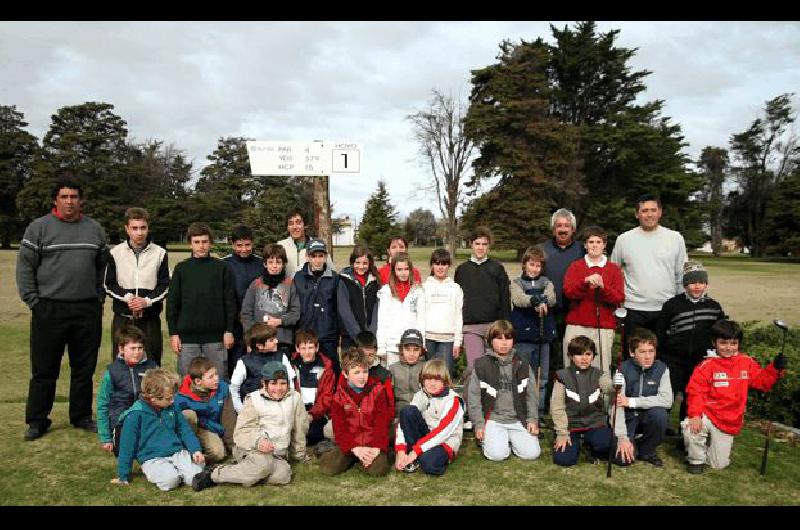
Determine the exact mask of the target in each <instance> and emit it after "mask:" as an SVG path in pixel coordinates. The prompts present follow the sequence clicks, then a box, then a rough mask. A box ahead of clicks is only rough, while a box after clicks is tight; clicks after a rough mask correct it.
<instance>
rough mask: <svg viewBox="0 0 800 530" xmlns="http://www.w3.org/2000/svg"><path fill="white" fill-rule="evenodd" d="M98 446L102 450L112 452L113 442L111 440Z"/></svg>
mask: <svg viewBox="0 0 800 530" xmlns="http://www.w3.org/2000/svg"><path fill="white" fill-rule="evenodd" d="M100 448H101V449H102V450H103V451H108V452H109V453H113V452H114V444H113V443H111V442H106V443H104V444H100Z"/></svg>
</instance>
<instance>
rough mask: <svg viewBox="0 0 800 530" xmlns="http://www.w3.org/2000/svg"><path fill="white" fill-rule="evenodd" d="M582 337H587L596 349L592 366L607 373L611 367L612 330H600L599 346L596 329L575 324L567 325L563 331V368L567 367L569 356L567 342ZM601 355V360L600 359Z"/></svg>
mask: <svg viewBox="0 0 800 530" xmlns="http://www.w3.org/2000/svg"><path fill="white" fill-rule="evenodd" d="M579 335H583V336H585V337H589V338H590V339H592V342H594V345H595V348H596V349H597V355H595V356H594V359H592V366H594V367H595V368H599V369H600V370H602V371H603V372H608V369H609V367H610V366H611V353H612V352H611V348H613V345H614V330H613V329H603V328H600V344H598V343H597V328H587V327H586V326H578V325H575V324H567V329H566V331H564V346H563V354H564V366H565V367H567V366H569V355H567V346H568V345H569V341H570V340H572V339H573V338H574V337H577V336H579ZM601 354H602V359H601V357H600V356H601Z"/></svg>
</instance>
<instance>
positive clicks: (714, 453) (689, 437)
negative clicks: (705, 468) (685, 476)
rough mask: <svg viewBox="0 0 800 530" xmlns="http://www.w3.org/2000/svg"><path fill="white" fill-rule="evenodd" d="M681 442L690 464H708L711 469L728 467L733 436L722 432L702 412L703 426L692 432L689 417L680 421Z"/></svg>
mask: <svg viewBox="0 0 800 530" xmlns="http://www.w3.org/2000/svg"><path fill="white" fill-rule="evenodd" d="M681 427H682V428H683V443H684V445H685V446H686V453H687V458H688V459H689V463H690V464H708V465H709V466H711V467H712V468H713V469H722V468H725V467H728V465H729V464H730V463H731V447H733V436H731V435H730V434H728V433H726V432H722V431H721V430H719V429H717V427H716V426H715V425H714V424H713V423H711V420H709V419H708V416H706V415H705V414H703V427H702V428H701V429H700V432H699V433H697V434H694V433H693V432H692V431H691V430H690V429H689V418H686V419H685V420H683V421H682V422H681Z"/></svg>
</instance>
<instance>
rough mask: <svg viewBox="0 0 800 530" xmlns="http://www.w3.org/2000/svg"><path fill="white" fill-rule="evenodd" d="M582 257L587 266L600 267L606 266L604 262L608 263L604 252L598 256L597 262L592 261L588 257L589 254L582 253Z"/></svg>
mask: <svg viewBox="0 0 800 530" xmlns="http://www.w3.org/2000/svg"><path fill="white" fill-rule="evenodd" d="M583 259H584V260H586V266H587V267H600V268H601V269H602V268H603V267H605V266H606V263H608V258H607V257H606V255H605V254H603V256H602V257H601V258H600V262H599V263H592V261H591V260H590V259H589V254H584V255H583Z"/></svg>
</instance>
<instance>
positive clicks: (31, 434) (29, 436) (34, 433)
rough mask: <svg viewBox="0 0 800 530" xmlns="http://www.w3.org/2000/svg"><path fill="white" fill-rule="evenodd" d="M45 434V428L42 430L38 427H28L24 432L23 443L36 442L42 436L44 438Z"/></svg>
mask: <svg viewBox="0 0 800 530" xmlns="http://www.w3.org/2000/svg"><path fill="white" fill-rule="evenodd" d="M46 432H47V427H45V428H42V427H39V426H38V425H29V426H28V430H27V431H25V441H26V442H32V441H33V440H36V439H37V438H41V437H42V436H44V433H46Z"/></svg>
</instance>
